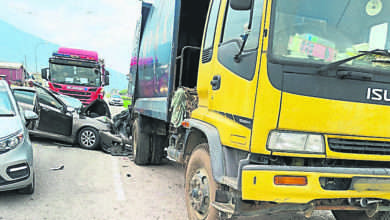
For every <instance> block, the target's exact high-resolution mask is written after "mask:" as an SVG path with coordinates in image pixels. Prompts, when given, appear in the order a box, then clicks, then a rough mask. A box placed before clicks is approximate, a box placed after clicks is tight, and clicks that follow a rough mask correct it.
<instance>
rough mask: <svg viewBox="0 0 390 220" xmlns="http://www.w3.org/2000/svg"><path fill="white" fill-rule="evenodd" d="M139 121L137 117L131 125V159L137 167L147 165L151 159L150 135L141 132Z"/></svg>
mask: <svg viewBox="0 0 390 220" xmlns="http://www.w3.org/2000/svg"><path fill="white" fill-rule="evenodd" d="M141 121H142V120H141V119H140V118H139V117H138V118H137V119H136V120H135V121H134V124H133V157H134V163H135V164H137V165H141V166H143V165H149V164H150V158H151V150H150V135H149V134H147V133H146V132H144V131H142V127H141Z"/></svg>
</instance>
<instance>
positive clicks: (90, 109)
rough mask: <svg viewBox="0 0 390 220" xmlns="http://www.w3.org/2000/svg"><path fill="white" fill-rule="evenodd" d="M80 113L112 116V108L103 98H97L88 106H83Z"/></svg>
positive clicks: (94, 116)
mask: <svg viewBox="0 0 390 220" xmlns="http://www.w3.org/2000/svg"><path fill="white" fill-rule="evenodd" d="M80 114H83V115H86V116H89V117H91V118H96V117H100V116H106V117H108V118H111V112H110V108H109V107H108V105H107V103H106V102H105V101H104V100H101V99H96V100H95V101H93V102H91V103H90V104H89V105H87V106H86V107H84V108H82V109H81V112H80Z"/></svg>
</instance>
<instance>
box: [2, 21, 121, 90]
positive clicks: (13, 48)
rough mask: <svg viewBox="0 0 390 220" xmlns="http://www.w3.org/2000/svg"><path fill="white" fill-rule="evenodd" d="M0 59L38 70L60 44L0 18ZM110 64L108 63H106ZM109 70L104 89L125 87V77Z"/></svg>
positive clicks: (31, 70)
mask: <svg viewBox="0 0 390 220" xmlns="http://www.w3.org/2000/svg"><path fill="white" fill-rule="evenodd" d="M0 34H1V35H0V39H1V41H0V61H9V62H20V63H23V64H24V66H25V67H26V69H27V71H28V72H40V69H41V68H45V67H48V65H49V63H48V62H49V57H50V56H51V55H52V53H53V52H54V51H56V50H57V49H58V48H59V47H60V45H58V44H55V43H52V42H49V41H46V40H43V39H41V38H39V37H37V36H34V35H32V34H29V33H26V32H24V31H22V30H20V29H18V28H16V27H14V26H12V25H10V24H8V23H6V22H4V21H2V20H0ZM106 65H107V66H110V64H109V63H107V64H106ZM107 69H108V71H110V85H109V86H107V87H106V91H110V90H111V89H113V88H116V89H126V88H127V82H128V80H127V78H126V75H125V74H122V73H120V72H118V71H115V70H113V69H110V68H107Z"/></svg>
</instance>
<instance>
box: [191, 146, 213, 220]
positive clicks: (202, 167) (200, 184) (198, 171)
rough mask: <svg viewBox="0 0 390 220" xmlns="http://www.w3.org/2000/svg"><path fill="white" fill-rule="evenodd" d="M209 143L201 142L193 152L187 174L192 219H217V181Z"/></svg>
mask: <svg viewBox="0 0 390 220" xmlns="http://www.w3.org/2000/svg"><path fill="white" fill-rule="evenodd" d="M207 149H208V144H200V145H198V146H197V147H196V148H195V150H194V151H193V152H192V153H191V156H190V160H189V162H188V166H187V169H186V176H185V200H186V206H187V213H188V218H189V219H190V220H213V219H217V217H218V211H217V210H216V209H215V208H214V206H213V205H212V203H213V202H214V201H215V192H216V190H217V183H216V182H215V181H214V178H213V174H212V171H211V161H210V155H209V153H208V150H207Z"/></svg>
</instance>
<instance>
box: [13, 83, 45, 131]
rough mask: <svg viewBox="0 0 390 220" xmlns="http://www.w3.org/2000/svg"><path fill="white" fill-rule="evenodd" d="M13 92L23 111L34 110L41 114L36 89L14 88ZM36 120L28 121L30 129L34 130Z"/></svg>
mask: <svg viewBox="0 0 390 220" xmlns="http://www.w3.org/2000/svg"><path fill="white" fill-rule="evenodd" d="M13 94H14V97H15V100H16V101H17V103H18V106H19V107H20V108H21V109H22V110H23V111H33V112H35V113H36V114H37V115H38V116H39V104H38V96H37V94H36V92H35V91H34V90H25V89H13ZM37 124H38V122H37V121H36V120H33V121H30V122H28V123H27V125H26V127H27V128H28V129H29V130H34V129H35V128H36V127H37Z"/></svg>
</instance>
